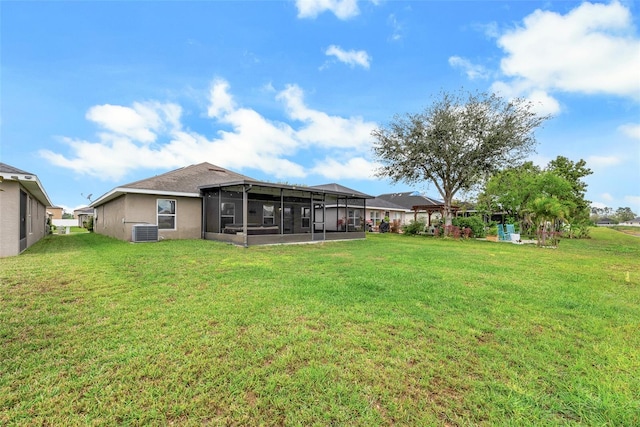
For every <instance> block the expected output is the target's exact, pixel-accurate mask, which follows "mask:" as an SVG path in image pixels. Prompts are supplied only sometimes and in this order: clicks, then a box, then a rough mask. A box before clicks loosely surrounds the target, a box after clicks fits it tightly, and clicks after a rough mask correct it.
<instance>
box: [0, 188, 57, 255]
mask: <svg viewBox="0 0 640 427" xmlns="http://www.w3.org/2000/svg"><path fill="white" fill-rule="evenodd" d="M20 189H22V190H23V191H24V192H25V193H27V195H28V196H29V198H28V200H27V203H28V204H29V205H30V206H28V207H27V210H28V211H29V210H30V212H31V218H27V221H30V226H28V227H27V248H28V247H30V246H31V245H33V244H34V243H36V242H38V241H39V240H40V239H42V238H43V237H44V236H45V234H46V221H47V215H46V207H45V206H44V205H43V204H42V203H40V202H39V201H38V200H36V199H35V198H34V197H32V196H31V194H29V192H28V191H26V190H25V189H24V188H22V186H21V185H20V183H19V182H17V181H3V182H2V183H1V184H0V190H2V191H0V257H6V256H13V255H18V254H19V253H20Z"/></svg>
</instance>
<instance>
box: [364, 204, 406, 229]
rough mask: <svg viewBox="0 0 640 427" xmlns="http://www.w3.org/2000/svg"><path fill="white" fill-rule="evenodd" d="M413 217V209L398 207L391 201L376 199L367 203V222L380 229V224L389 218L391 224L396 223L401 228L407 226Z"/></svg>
mask: <svg viewBox="0 0 640 427" xmlns="http://www.w3.org/2000/svg"><path fill="white" fill-rule="evenodd" d="M411 217H412V211H411V209H406V208H404V207H402V206H399V205H396V204H395V203H393V202H390V201H389V200H385V199H383V198H380V197H376V198H375V199H373V200H369V201H367V221H370V224H371V226H372V227H378V226H379V225H380V222H381V221H382V220H383V219H385V218H388V220H389V221H390V222H393V221H396V222H397V223H398V224H399V225H400V226H402V225H404V224H406V223H407V222H408V220H409V218H411Z"/></svg>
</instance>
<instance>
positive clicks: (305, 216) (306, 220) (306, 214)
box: [301, 207, 311, 228]
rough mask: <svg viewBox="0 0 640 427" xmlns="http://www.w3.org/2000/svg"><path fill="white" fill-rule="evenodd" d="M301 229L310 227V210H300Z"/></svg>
mask: <svg viewBox="0 0 640 427" xmlns="http://www.w3.org/2000/svg"><path fill="white" fill-rule="evenodd" d="M301 216H302V228H309V227H310V226H311V208H305V207H303V208H302V215H301Z"/></svg>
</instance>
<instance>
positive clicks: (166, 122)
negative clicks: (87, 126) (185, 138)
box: [85, 102, 182, 143]
mask: <svg viewBox="0 0 640 427" xmlns="http://www.w3.org/2000/svg"><path fill="white" fill-rule="evenodd" d="M181 114H182V110H181V108H180V107H179V106H178V105H175V104H161V103H157V102H149V103H138V102H136V103H134V104H133V107H123V106H120V105H110V104H104V105H96V106H94V107H91V108H90V109H89V111H87V114H86V116H85V117H86V118H87V119H88V120H90V121H92V122H94V123H96V124H98V125H99V126H101V127H102V128H104V129H106V130H107V131H109V132H113V133H115V134H119V135H122V136H125V137H128V138H131V139H133V140H136V141H140V142H145V143H149V142H154V141H155V140H156V137H157V135H156V134H157V132H160V131H163V130H164V129H165V127H166V126H170V127H176V126H179V125H178V123H179V121H180V115H181Z"/></svg>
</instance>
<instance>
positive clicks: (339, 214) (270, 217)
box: [200, 181, 372, 246]
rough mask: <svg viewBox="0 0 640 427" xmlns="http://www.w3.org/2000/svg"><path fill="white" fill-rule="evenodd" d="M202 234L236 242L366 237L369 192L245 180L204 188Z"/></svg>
mask: <svg viewBox="0 0 640 427" xmlns="http://www.w3.org/2000/svg"><path fill="white" fill-rule="evenodd" d="M200 192H201V195H202V197H203V200H204V203H203V222H204V223H203V230H204V238H205V239H208V240H218V241H224V242H229V243H233V244H237V245H243V246H250V245H264V244H276V243H300V242H313V241H325V240H342V239H363V238H364V237H365V230H364V225H365V224H364V218H365V209H366V199H368V198H369V199H370V198H372V197H371V196H368V195H366V194H363V193H360V192H357V191H355V190H351V189H348V188H346V187H342V186H339V185H337V184H330V185H329V186H318V187H305V186H302V187H301V186H290V185H282V184H271V183H265V182H259V181H242V182H235V183H227V184H219V185H212V186H204V187H200Z"/></svg>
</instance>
